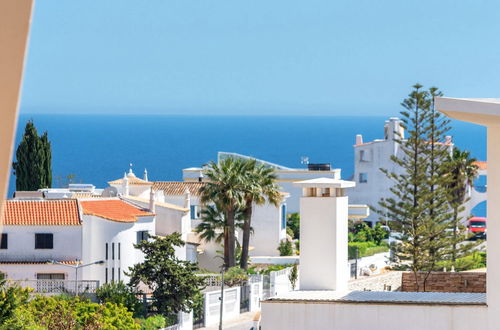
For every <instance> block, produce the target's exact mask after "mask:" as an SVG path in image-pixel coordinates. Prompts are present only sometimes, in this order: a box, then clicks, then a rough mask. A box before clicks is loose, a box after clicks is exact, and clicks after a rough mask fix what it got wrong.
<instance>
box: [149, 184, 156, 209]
mask: <svg viewBox="0 0 500 330" xmlns="http://www.w3.org/2000/svg"><path fill="white" fill-rule="evenodd" d="M149 212H152V213H155V212H156V207H155V192H154V191H153V188H151V190H150V191H149Z"/></svg>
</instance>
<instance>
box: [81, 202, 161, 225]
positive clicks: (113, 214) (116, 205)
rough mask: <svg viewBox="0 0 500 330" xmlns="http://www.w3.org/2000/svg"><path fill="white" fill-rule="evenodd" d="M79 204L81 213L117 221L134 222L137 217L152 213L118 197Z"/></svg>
mask: <svg viewBox="0 0 500 330" xmlns="http://www.w3.org/2000/svg"><path fill="white" fill-rule="evenodd" d="M80 204H81V205H82V208H83V214H87V215H95V216H97V217H101V218H104V219H108V220H113V221H119V222H135V221H137V217H144V216H152V215H154V213H151V212H148V211H145V210H142V209H140V208H137V207H135V206H132V205H130V204H128V203H126V202H124V201H122V200H119V199H106V200H90V201H81V202H80Z"/></svg>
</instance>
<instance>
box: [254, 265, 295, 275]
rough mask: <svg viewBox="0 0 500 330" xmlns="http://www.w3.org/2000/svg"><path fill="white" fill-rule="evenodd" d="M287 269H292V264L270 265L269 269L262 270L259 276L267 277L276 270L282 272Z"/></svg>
mask: <svg viewBox="0 0 500 330" xmlns="http://www.w3.org/2000/svg"><path fill="white" fill-rule="evenodd" d="M288 267H293V264H286V265H270V266H269V267H267V268H265V269H262V270H261V271H260V274H262V275H269V273H271V272H275V271H278V270H282V269H285V268H288Z"/></svg>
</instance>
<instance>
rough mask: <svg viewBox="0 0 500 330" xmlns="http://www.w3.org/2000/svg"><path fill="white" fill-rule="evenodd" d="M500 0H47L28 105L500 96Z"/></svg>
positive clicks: (26, 91) (264, 105) (349, 111)
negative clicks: (426, 93) (416, 88)
mask: <svg viewBox="0 0 500 330" xmlns="http://www.w3.org/2000/svg"><path fill="white" fill-rule="evenodd" d="M499 35H500V1H481V0H461V1H456V0H453V1H443V0H439V1H436V0H418V1H417V0H415V1H413V0H412V1H410V0H393V1H389V0H387V1H384V0H380V1H375V0H356V1H348V0H346V1H338V0H337V1H332V0H321V1H318V0H308V1H304V0H301V1H295V0H251V1H237V0H196V1H192V0H147V1H145V0H144V1H143V0H134V1H132V0H85V1H83V0H81V1H62V0H37V1H36V7H35V12H34V17H33V24H32V28H31V36H30V47H29V54H28V62H27V68H26V71H25V80H24V87H23V98H22V108H21V109H22V110H21V111H22V112H23V113H70V112H75V113H122V114H136V113H137V114H143V113H164V114H234V115H240V114H241V115H243V114H244V115H247V114H259V115H261V114H269V115H287V114H296V115H367V114H370V115H393V114H395V113H396V112H397V111H399V110H400V106H399V104H400V101H401V99H402V98H404V97H405V95H406V94H408V92H409V88H410V86H411V85H412V84H414V83H415V82H417V81H418V82H420V83H422V84H424V85H426V86H429V85H436V86H438V87H440V88H441V89H442V90H443V91H444V92H445V94H446V95H448V96H456V97H500V88H499V87H500V42H499Z"/></svg>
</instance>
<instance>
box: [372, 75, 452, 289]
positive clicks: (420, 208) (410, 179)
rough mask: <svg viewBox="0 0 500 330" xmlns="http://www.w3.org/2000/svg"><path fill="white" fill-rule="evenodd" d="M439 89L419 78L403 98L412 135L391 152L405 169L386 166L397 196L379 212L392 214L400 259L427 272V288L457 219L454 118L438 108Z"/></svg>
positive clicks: (445, 254) (406, 124)
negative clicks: (450, 165) (452, 192)
mask: <svg viewBox="0 0 500 330" xmlns="http://www.w3.org/2000/svg"><path fill="white" fill-rule="evenodd" d="M440 95H441V93H440V92H439V91H438V89H437V88H431V89H429V91H426V90H423V89H422V86H421V85H419V84H417V85H415V86H413V91H412V92H411V93H410V94H409V96H408V98H406V99H405V100H404V101H403V103H402V106H403V107H404V108H405V110H403V111H401V115H402V121H403V127H404V128H405V129H406V130H407V132H408V138H407V139H402V138H401V136H399V137H398V138H397V139H396V140H397V143H398V144H399V146H400V150H401V154H400V155H399V157H397V156H392V157H391V159H392V161H393V162H394V163H395V164H396V165H397V166H398V167H400V168H401V169H402V171H401V172H399V173H394V172H389V171H387V170H385V169H382V171H383V172H384V173H385V174H386V175H387V176H388V177H389V178H390V179H392V180H393V182H394V185H393V186H392V187H391V189H390V191H391V192H392V195H393V196H392V197H390V198H385V199H382V200H381V201H380V203H379V205H380V207H381V210H379V213H381V214H383V215H385V216H387V217H388V218H389V219H390V220H392V228H393V229H395V230H396V231H398V232H400V233H401V235H402V238H401V240H402V243H401V244H399V245H397V247H396V248H395V254H396V257H397V258H398V259H399V261H400V263H401V264H402V265H407V266H408V267H409V268H410V269H411V270H412V271H413V272H414V273H415V278H416V275H417V273H418V272H419V271H426V272H427V273H426V275H425V277H424V281H423V288H422V289H423V290H424V291H425V281H426V279H427V277H428V276H429V274H430V272H431V271H433V270H435V269H436V267H437V262H438V261H441V260H444V259H446V258H447V257H448V256H449V254H450V246H451V233H452V230H451V229H452V223H453V221H452V219H453V214H452V212H451V209H450V207H449V204H448V191H447V186H448V182H449V180H450V176H447V175H445V173H446V166H447V157H448V156H449V153H450V148H451V146H450V145H449V144H448V142H447V139H446V132H447V131H448V130H449V121H448V120H447V119H445V118H444V117H443V116H442V115H441V114H440V113H439V112H437V111H435V109H434V101H433V99H434V97H435V96H440ZM396 134H398V132H396ZM416 284H417V288H418V289H420V288H419V283H416Z"/></svg>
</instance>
